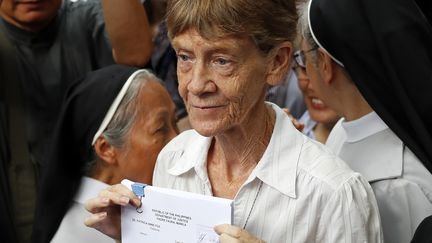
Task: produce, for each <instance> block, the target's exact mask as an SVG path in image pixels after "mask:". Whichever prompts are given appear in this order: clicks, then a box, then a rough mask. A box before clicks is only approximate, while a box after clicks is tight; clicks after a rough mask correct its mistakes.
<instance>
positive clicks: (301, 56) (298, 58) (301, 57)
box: [294, 47, 318, 68]
mask: <svg viewBox="0 0 432 243" xmlns="http://www.w3.org/2000/svg"><path fill="white" fill-rule="evenodd" d="M316 49H318V47H314V48H312V49H309V50H307V51H303V50H297V51H295V52H294V60H295V62H296V63H297V65H298V66H299V67H301V68H306V58H305V54H306V53H308V52H311V51H315V50H316Z"/></svg>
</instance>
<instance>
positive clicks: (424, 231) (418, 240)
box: [411, 215, 432, 243]
mask: <svg viewBox="0 0 432 243" xmlns="http://www.w3.org/2000/svg"><path fill="white" fill-rule="evenodd" d="M431 232H432V215H431V216H429V217H427V218H425V219H423V221H422V222H421V223H420V225H419V226H418V227H417V229H416V231H415V233H414V236H413V239H412V241H411V243H432V233H431Z"/></svg>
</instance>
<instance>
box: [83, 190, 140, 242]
mask: <svg viewBox="0 0 432 243" xmlns="http://www.w3.org/2000/svg"><path fill="white" fill-rule="evenodd" d="M140 203H141V201H140V200H139V198H138V197H137V196H136V195H135V194H134V193H133V192H132V191H131V190H130V189H128V188H127V187H125V186H124V185H121V184H117V185H113V186H110V187H108V188H107V189H105V190H103V191H101V192H100V193H99V195H98V197H96V198H93V199H90V200H88V201H87V202H86V204H85V207H86V209H87V211H89V212H90V213H91V215H90V216H89V217H88V218H87V219H86V220H85V222H84V223H85V225H87V226H88V227H92V228H95V229H97V230H99V231H100V232H102V233H104V234H106V235H108V236H109V237H111V238H113V239H116V240H119V239H120V237H121V228H120V206H125V205H132V206H134V207H137V206H138V205H140Z"/></svg>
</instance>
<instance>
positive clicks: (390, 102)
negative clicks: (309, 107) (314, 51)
mask: <svg viewBox="0 0 432 243" xmlns="http://www.w3.org/2000/svg"><path fill="white" fill-rule="evenodd" d="M423 7H424V6H423ZM426 12H428V10H425V13H426ZM429 14H430V13H429ZM309 15H310V16H309V19H310V25H311V30H312V32H313V33H314V36H315V37H316V39H317V40H318V43H319V44H320V45H322V46H323V48H324V49H326V50H327V51H328V52H329V53H330V54H331V55H332V56H333V57H334V58H335V59H337V60H339V61H340V62H342V63H343V65H344V67H345V69H346V70H347V72H348V74H349V75H350V76H351V78H352V80H353V81H354V82H355V84H356V85H357V87H358V88H359V90H360V92H361V93H362V95H363V96H364V97H365V99H366V100H367V102H368V103H369V104H370V105H371V107H372V108H373V110H375V111H376V112H377V113H378V115H379V116H380V117H381V118H382V120H383V121H384V122H385V123H386V124H387V125H388V126H389V127H390V128H391V130H393V132H394V133H396V135H397V136H398V137H399V138H400V139H401V140H402V141H403V142H404V143H405V144H406V145H407V146H408V147H409V148H410V150H411V151H412V152H414V154H415V155H416V156H417V157H418V158H419V159H420V160H421V161H422V163H423V164H424V166H425V167H426V168H427V169H428V170H429V171H431V172H432V149H431V148H432V126H431V125H432V112H431V111H432V99H431V94H432V27H431V25H430V23H429V22H428V20H427V18H426V17H425V15H424V13H423V12H422V11H421V9H420V8H419V6H418V5H417V4H416V3H415V2H414V1H413V0H380V1H370V0H353V1H345V0H312V2H311V6H310V13H309Z"/></svg>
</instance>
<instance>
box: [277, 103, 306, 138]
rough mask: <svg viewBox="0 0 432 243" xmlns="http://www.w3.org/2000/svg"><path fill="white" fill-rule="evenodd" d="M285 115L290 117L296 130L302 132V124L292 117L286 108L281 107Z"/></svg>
mask: <svg viewBox="0 0 432 243" xmlns="http://www.w3.org/2000/svg"><path fill="white" fill-rule="evenodd" d="M282 110H283V111H284V112H285V113H286V114H287V115H288V117H289V118H290V119H291V122H292V124H293V125H294V127H295V128H297V130H299V131H300V132H303V129H304V126H305V125H304V124H303V123H301V122H299V121H298V120H297V119H295V118H294V116H293V115H291V112H290V110H289V109H288V108H283V109H282Z"/></svg>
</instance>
